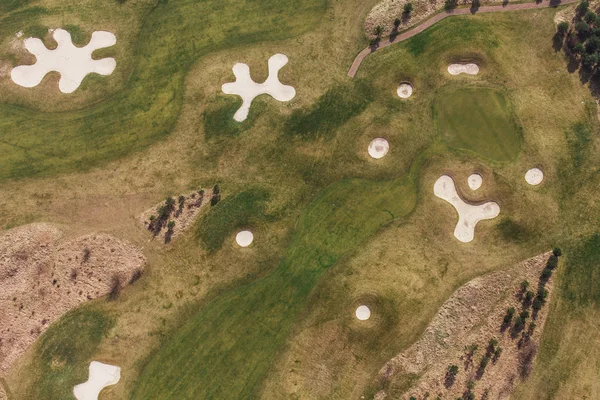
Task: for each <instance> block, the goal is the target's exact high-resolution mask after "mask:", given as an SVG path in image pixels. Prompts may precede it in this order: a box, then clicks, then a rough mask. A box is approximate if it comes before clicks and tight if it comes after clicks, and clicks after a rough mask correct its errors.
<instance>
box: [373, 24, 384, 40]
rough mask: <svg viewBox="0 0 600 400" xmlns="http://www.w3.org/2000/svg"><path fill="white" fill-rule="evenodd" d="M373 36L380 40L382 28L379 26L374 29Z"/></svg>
mask: <svg viewBox="0 0 600 400" xmlns="http://www.w3.org/2000/svg"><path fill="white" fill-rule="evenodd" d="M374 33H375V36H376V37H378V38H380V39H381V35H383V27H382V26H381V25H377V26H376V27H375V31H374Z"/></svg>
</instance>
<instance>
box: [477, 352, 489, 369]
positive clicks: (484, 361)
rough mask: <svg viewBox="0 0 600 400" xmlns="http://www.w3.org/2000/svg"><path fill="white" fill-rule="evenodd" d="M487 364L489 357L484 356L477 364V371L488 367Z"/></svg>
mask: <svg viewBox="0 0 600 400" xmlns="http://www.w3.org/2000/svg"><path fill="white" fill-rule="evenodd" d="M489 362H490V357H489V356H488V355H487V354H486V355H485V356H483V358H482V359H481V363H480V364H479V369H481V370H484V369H485V367H487V365H488V363H489Z"/></svg>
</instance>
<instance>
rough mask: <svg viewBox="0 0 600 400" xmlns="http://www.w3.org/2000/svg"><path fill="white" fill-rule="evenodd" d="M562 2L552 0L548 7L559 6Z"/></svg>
mask: <svg viewBox="0 0 600 400" xmlns="http://www.w3.org/2000/svg"><path fill="white" fill-rule="evenodd" d="M560 3H561V1H560V0H550V3H549V4H548V7H558V6H560Z"/></svg>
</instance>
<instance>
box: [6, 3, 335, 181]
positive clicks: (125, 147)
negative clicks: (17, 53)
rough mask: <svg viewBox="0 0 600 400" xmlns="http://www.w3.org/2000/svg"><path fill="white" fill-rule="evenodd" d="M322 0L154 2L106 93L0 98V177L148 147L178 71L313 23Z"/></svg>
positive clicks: (82, 166)
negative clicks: (96, 98)
mask: <svg viewBox="0 0 600 400" xmlns="http://www.w3.org/2000/svg"><path fill="white" fill-rule="evenodd" d="M325 3H326V2H325V1H324V0H307V1H303V2H301V3H298V2H296V1H293V0H283V1H282V0H264V1H260V2H247V1H242V0H226V1H222V0H210V1H203V2H197V1H193V0H179V1H160V2H158V3H157V5H156V7H155V8H154V10H153V11H152V12H151V13H150V15H149V16H148V17H147V19H146V21H145V23H144V25H143V29H142V32H141V33H140V37H141V38H142V40H141V41H140V43H139V47H138V49H137V57H138V60H139V61H138V63H137V67H136V68H135V71H134V73H133V75H132V76H131V78H130V79H129V81H128V82H127V86H126V87H125V88H124V89H123V90H122V91H121V92H119V93H118V94H117V95H116V96H114V97H113V98H111V99H110V100H107V101H105V102H103V103H101V104H99V105H97V106H95V107H92V108H89V109H86V110H84V111H78V112H68V113H61V114H40V113H34V112H32V111H29V110H24V109H21V108H16V107H14V106H10V105H5V104H3V105H0V152H1V153H2V154H3V156H2V158H1V159H0V180H5V179H8V178H24V177H31V176H48V175H54V174H57V173H59V172H66V171H72V170H86V169H89V168H90V167H92V166H95V165H98V164H99V163H102V162H105V161H109V160H112V159H115V158H118V157H123V156H125V155H127V154H129V153H130V152H132V151H134V150H140V149H143V148H146V147H148V146H149V145H151V144H153V143H155V142H156V141H157V140H159V139H162V138H164V137H166V136H167V135H168V134H169V132H170V130H171V129H172V127H173V125H174V123H175V121H176V120H177V117H178V116H179V112H180V110H181V106H182V97H183V79H184V76H185V74H186V72H187V71H188V69H189V68H190V66H191V65H192V63H193V62H194V61H196V60H197V59H198V58H200V57H201V56H203V55H205V54H208V53H210V52H213V51H216V50H219V49H223V48H227V47H231V46H234V45H235V46H240V45H243V44H249V43H256V42H265V41H270V40H277V39H284V38H289V37H293V36H295V35H298V34H300V33H302V32H304V31H306V30H307V29H309V28H310V27H312V26H314V24H315V23H316V22H317V20H318V18H319V17H320V16H321V14H322V13H323V11H324V9H325ZM240 15H243V19H244V23H243V24H238V20H239V16H240ZM18 22H19V23H21V24H22V23H23V22H25V21H23V20H22V19H19V20H18ZM34 23H35V22H34ZM18 29H24V30H25V29H27V26H19V27H18V28H17V30H18Z"/></svg>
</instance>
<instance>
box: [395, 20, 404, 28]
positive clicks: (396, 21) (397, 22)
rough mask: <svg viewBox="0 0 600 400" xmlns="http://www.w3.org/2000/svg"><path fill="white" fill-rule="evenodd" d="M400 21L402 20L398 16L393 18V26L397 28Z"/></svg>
mask: <svg viewBox="0 0 600 400" xmlns="http://www.w3.org/2000/svg"><path fill="white" fill-rule="evenodd" d="M401 23H402V21H401V20H400V18H396V19H395V20H394V28H396V29H397V28H398V27H399V26H400V24H401Z"/></svg>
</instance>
